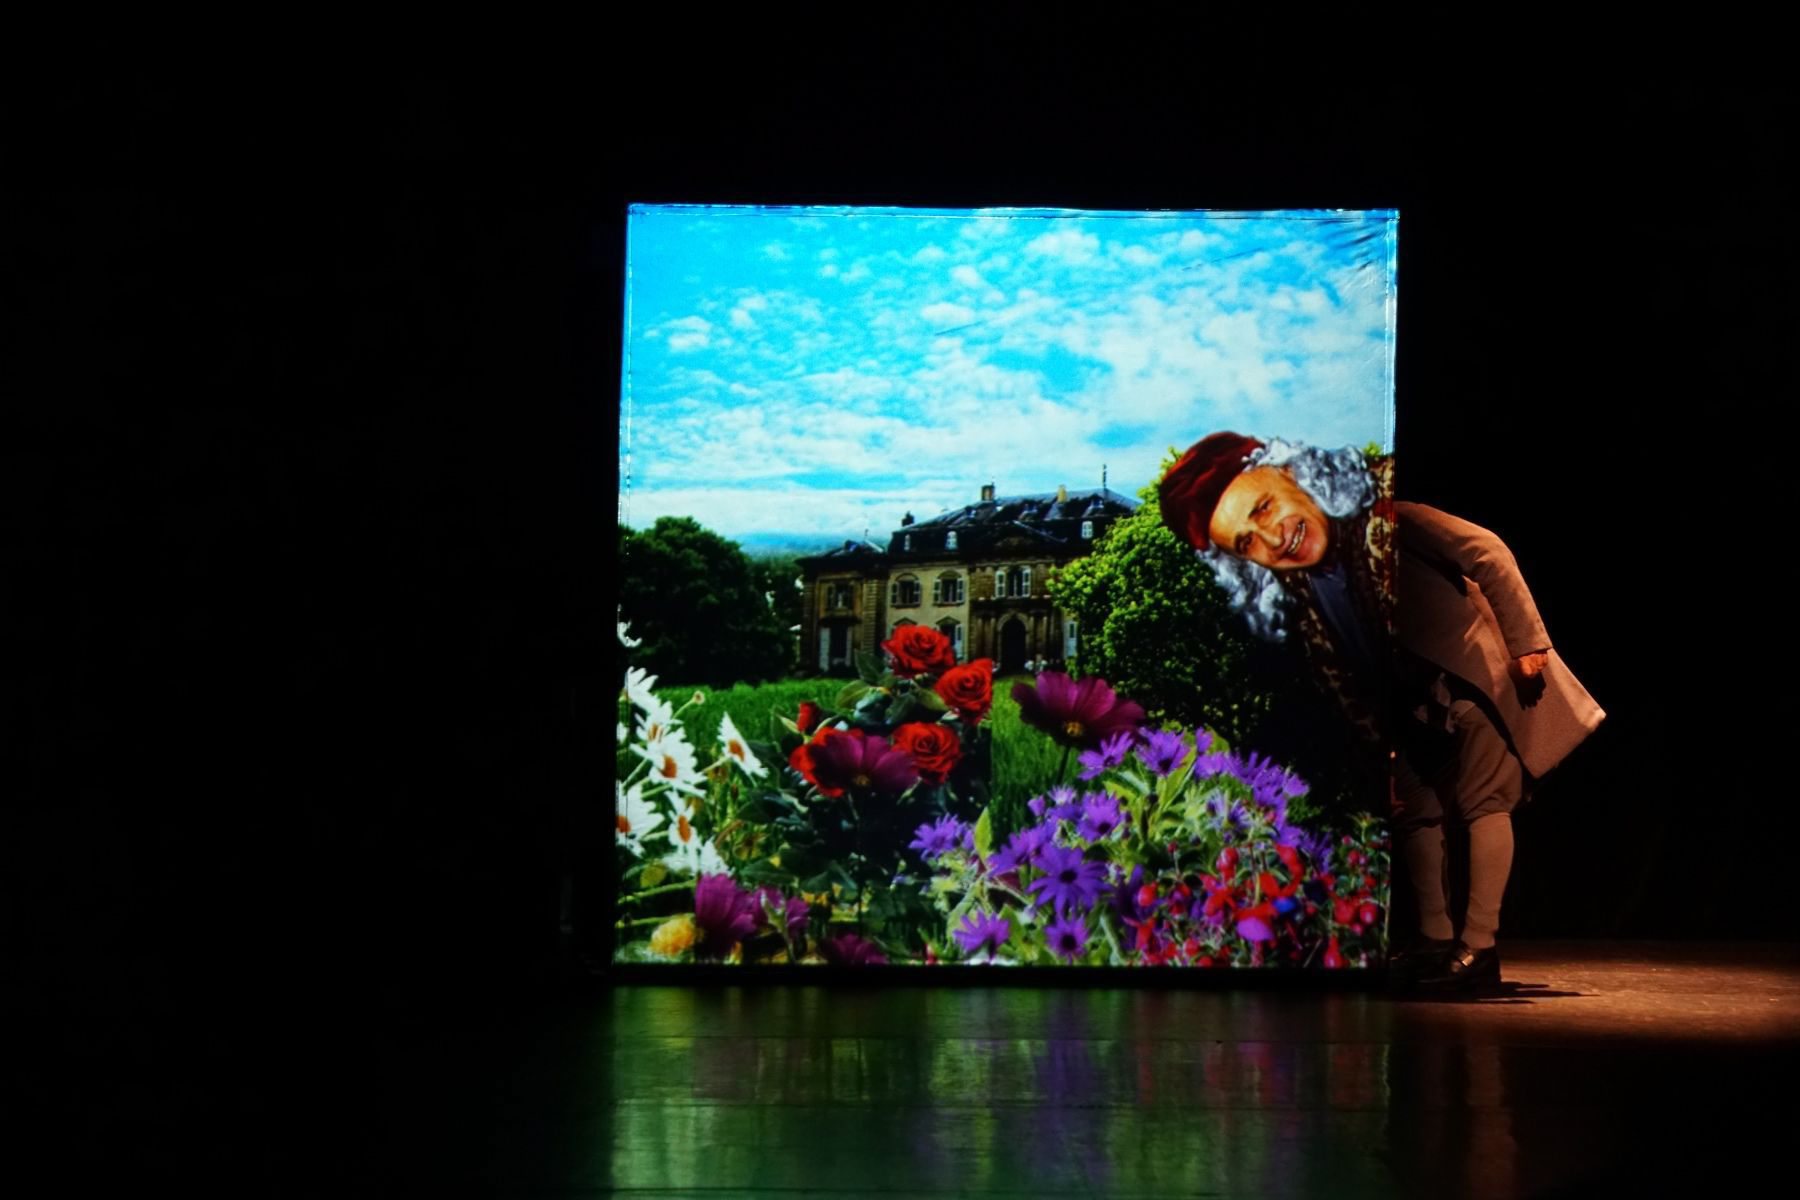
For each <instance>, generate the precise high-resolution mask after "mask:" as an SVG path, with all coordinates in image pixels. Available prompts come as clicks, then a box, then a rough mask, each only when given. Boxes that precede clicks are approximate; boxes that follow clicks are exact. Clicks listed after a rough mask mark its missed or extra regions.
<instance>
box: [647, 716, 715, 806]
mask: <svg viewBox="0 0 1800 1200" xmlns="http://www.w3.org/2000/svg"><path fill="white" fill-rule="evenodd" d="M632 750H633V751H634V752H636V753H637V754H638V756H639V757H641V758H642V759H643V760H644V761H645V762H647V763H649V764H650V778H649V780H648V782H649V783H651V784H659V783H660V784H662V785H664V786H665V787H670V788H674V789H675V790H676V791H678V792H686V793H687V794H688V795H690V796H698V795H701V794H702V793H701V790H700V784H699V782H698V780H699V779H700V778H701V775H700V764H699V763H698V762H696V761H695V759H694V748H693V747H692V746H690V745H688V744H687V739H686V738H684V737H682V736H681V730H679V729H668V730H666V731H665V732H664V733H663V735H662V736H661V737H659V738H656V739H654V740H652V739H650V738H648V737H646V738H645V739H644V744H643V745H642V746H633V747H632Z"/></svg>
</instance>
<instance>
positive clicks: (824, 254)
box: [819, 246, 838, 262]
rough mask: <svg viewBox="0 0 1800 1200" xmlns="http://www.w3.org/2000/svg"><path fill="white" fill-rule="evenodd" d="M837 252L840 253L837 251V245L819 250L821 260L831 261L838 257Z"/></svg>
mask: <svg viewBox="0 0 1800 1200" xmlns="http://www.w3.org/2000/svg"><path fill="white" fill-rule="evenodd" d="M837 254H838V252H837V247H836V246H827V247H825V248H824V249H823V250H821V251H819V261H820V262H830V261H831V260H832V259H834V258H836V257H837Z"/></svg>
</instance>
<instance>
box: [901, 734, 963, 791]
mask: <svg viewBox="0 0 1800 1200" xmlns="http://www.w3.org/2000/svg"><path fill="white" fill-rule="evenodd" d="M894 745H895V746H897V747H899V748H900V749H901V750H904V751H906V752H907V753H908V754H910V755H912V760H913V765H914V766H915V767H917V768H919V778H921V779H923V780H924V781H925V782H926V783H942V782H944V780H945V779H947V778H949V776H950V772H951V771H952V770H953V769H954V768H955V766H956V763H957V760H959V759H960V758H962V741H961V740H960V739H959V738H958V737H957V736H956V731H955V730H953V729H951V728H949V727H948V726H945V725H927V724H925V723H924V722H923V721H914V722H913V723H912V724H910V725H902V726H901V727H900V728H898V729H896V730H894Z"/></svg>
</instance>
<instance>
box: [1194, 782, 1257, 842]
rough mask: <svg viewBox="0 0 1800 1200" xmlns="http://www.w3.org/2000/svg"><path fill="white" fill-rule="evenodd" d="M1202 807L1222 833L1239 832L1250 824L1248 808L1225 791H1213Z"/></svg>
mask: <svg viewBox="0 0 1800 1200" xmlns="http://www.w3.org/2000/svg"><path fill="white" fill-rule="evenodd" d="M1202 807H1203V810H1204V811H1205V813H1206V815H1207V816H1208V817H1210V818H1212V821H1213V823H1214V824H1215V825H1216V826H1218V828H1219V829H1220V830H1221V831H1222V832H1224V833H1241V832H1243V830H1244V829H1245V828H1246V827H1247V826H1248V825H1249V824H1250V813H1249V810H1248V809H1246V808H1245V807H1244V806H1243V804H1242V803H1240V802H1239V801H1237V800H1235V799H1233V798H1232V797H1231V796H1230V795H1228V794H1226V793H1225V792H1214V793H1213V794H1212V795H1210V796H1208V797H1207V798H1206V802H1205V804H1204V805H1203V806H1202Z"/></svg>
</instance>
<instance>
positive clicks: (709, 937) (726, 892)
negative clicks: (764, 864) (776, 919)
mask: <svg viewBox="0 0 1800 1200" xmlns="http://www.w3.org/2000/svg"><path fill="white" fill-rule="evenodd" d="M758 910H759V906H758V905H757V903H756V900H755V899H754V898H753V897H751V896H750V895H748V894H747V893H746V892H745V891H744V890H743V889H742V888H740V887H738V885H737V884H736V883H734V882H732V879H731V876H729V875H702V876H701V877H700V880H699V882H698V883H696V884H695V885H694V924H696V925H698V926H699V927H700V944H699V945H697V946H695V947H694V956H695V957H696V958H724V957H725V956H726V955H727V954H730V953H731V949H732V947H733V946H736V945H737V944H738V943H739V942H741V941H743V940H744V939H745V938H747V937H749V936H750V935H751V934H753V933H755V932H756V916H757V912H758Z"/></svg>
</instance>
